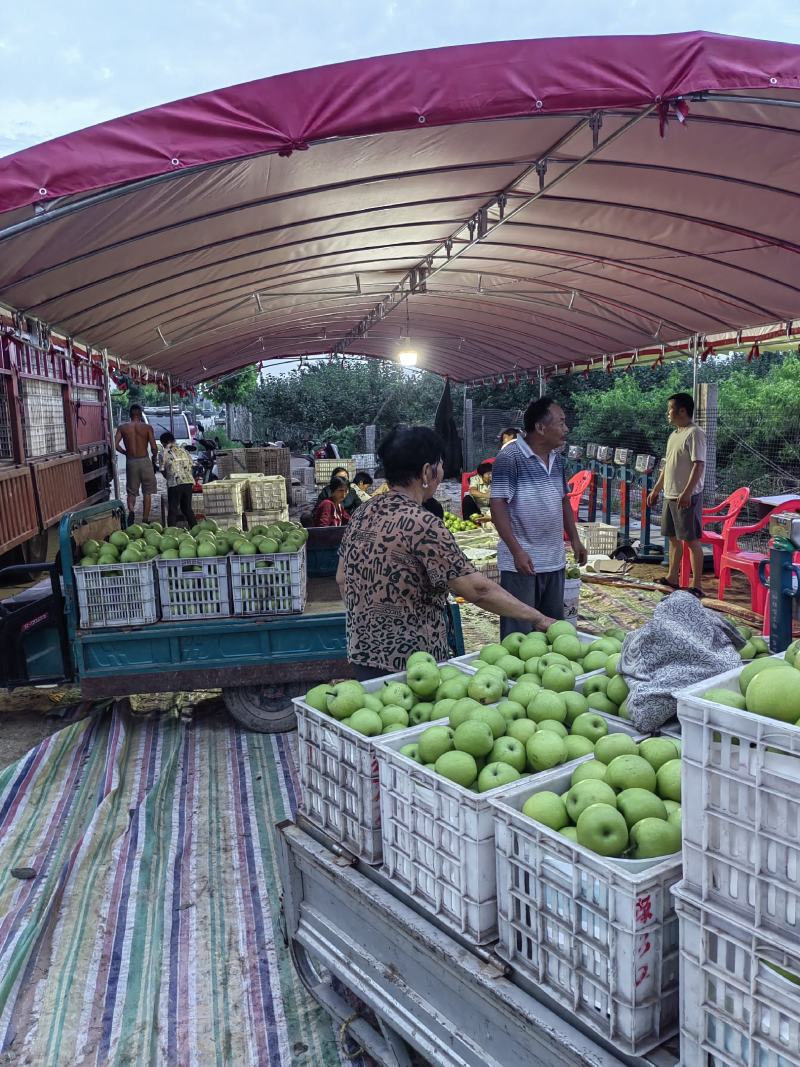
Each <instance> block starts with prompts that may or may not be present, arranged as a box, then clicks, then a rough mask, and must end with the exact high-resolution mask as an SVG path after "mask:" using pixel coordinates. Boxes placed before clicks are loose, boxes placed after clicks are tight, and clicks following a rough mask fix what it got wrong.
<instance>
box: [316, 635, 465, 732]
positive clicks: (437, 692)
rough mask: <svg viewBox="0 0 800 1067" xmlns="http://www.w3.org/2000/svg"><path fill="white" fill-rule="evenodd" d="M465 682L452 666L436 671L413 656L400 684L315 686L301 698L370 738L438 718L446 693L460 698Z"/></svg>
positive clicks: (425, 657)
mask: <svg viewBox="0 0 800 1067" xmlns="http://www.w3.org/2000/svg"><path fill="white" fill-rule="evenodd" d="M471 680H472V675H469V674H466V673H465V672H464V671H460V670H459V669H458V667H453V666H452V665H450V664H445V665H444V666H442V667H439V666H438V665H437V663H436V660H435V659H434V658H433V656H431V655H429V654H428V653H427V652H414V653H412V655H410V656H409V657H408V660H407V661H406V671H405V681H400V680H399V679H398V680H396V681H389V682H384V684H383V686H382V687H381V688H380V689H378V690H377V692H374V693H368V692H367V691H366V689H365V688H364V686H363V685H362V684H361V683H360V682H355V681H344V682H339V683H337V684H335V685H334V684H333V683H330V684H325V685H315V686H314V688H313V689H309V691H308V692H307V693H306V695H305V697H304V698H303V699H304V700H305V702H306V704H310V705H311V707H312V708H315V709H316V710H317V711H321V712H323V713H324V714H326V715H330V716H331V718H333V719H338V720H339V722H341V723H342V725H343V726H349V727H350V729H351V730H355V731H356V733H359V734H363V735H364V736H365V737H376V736H377V735H378V734H390V733H395V732H396V731H397V730H405V729H407V728H408V727H409V726H420V725H422V724H423V723H426V722H430V721H431V719H441V718H444V717H445V715H446V714H447V711H446V710H443V709H444V708H445V707H449V706H450V704H452V703H453V702H454V700H453V699H452V698H451V696H450V694H456V693H457V694H458V695H459V696H460V695H463V696H466V693H467V686H468V684H469V682H470V681H471ZM448 701H449V703H448Z"/></svg>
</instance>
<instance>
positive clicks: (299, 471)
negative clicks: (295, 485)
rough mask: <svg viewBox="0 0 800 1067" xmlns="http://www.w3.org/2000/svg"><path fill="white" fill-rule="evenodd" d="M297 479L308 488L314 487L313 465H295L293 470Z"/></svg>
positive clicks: (293, 474)
mask: <svg viewBox="0 0 800 1067" xmlns="http://www.w3.org/2000/svg"><path fill="white" fill-rule="evenodd" d="M295 478H296V479H297V481H298V482H299V483H300V485H302V486H304V487H305V488H306V489H313V488H314V484H315V483H314V468H313V467H295V468H294V469H293V470H292V479H293V480H294V479H295Z"/></svg>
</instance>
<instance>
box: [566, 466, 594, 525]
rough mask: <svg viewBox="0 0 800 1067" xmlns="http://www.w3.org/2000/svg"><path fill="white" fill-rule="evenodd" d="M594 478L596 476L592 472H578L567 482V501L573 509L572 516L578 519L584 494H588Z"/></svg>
mask: <svg viewBox="0 0 800 1067" xmlns="http://www.w3.org/2000/svg"><path fill="white" fill-rule="evenodd" d="M593 478H594V474H593V473H592V471H578V473H577V474H573V475H572V477H571V478H570V480H569V481H568V482H567V499H568V500H569V503H570V507H571V508H572V514H573V515H574V516H575V518H576V519H577V518H578V511H579V510H580V506H581V501H582V500H583V494H584V493H585V492H587V490H588V489H589V487H590V486H591V484H592V479H593Z"/></svg>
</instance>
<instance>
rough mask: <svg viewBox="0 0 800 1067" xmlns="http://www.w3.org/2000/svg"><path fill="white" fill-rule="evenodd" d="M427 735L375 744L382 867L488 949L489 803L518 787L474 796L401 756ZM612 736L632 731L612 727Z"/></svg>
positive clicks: (492, 880) (493, 933)
mask: <svg viewBox="0 0 800 1067" xmlns="http://www.w3.org/2000/svg"><path fill="white" fill-rule="evenodd" d="M423 730H424V727H416V728H415V730H414V731H413V733H408V734H406V735H405V739H404V740H403V741H400V742H399V743H398V742H396V740H395V737H394V736H393V735H391V734H390V735H388V736H387V737H383V738H380V740H379V741H378V743H377V744H376V746H375V751H376V753H377V756H378V766H379V771H380V784H381V827H382V831H381V832H382V838H383V870H384V872H385V873H386V874H387V875H388V876H389V877H390V878H391V879H392V881H393V882H395V884H396V885H398V886H399V887H400V888H401V889H403V890H405V891H406V892H407V893H409V894H410V895H411V896H413V897H414V898H415V900H416V901H417V902H418V903H419V904H420V905H421V906H422V907H423V908H424V909H425V910H426V911H429V912H432V913H433V914H434V915H436V916H438V918H439V919H440V920H441V921H442V922H443V923H446V924H447V925H448V926H451V927H452V928H453V929H455V930H457V931H458V932H459V933H461V934H464V935H465V936H466V937H468V938H469V939H470V940H472V941H476V942H477V943H478V944H485V943H486V942H488V941H493V940H494V939H495V938H496V937H497V878H496V869H495V860H494V853H495V842H494V821H493V817H492V810H491V807H490V804H489V801H490V799H491V798H492V797H494V796H499V795H502V794H504V793H505V792H506V791H507V790H509V789H512V788H514V787H515V786H516V787H518V786H519V783H518V782H515V783H514V784H513V785H510V786H498V788H497V789H492V790H489V791H487V792H486V793H473V792H472V791H471V790H469V789H464V788H462V787H461V786H460V785H457V784H456V783H455V782H451V781H448V780H447V779H446V778H442V777H441V776H440V775H438V774H436V773H435V772H434V771H430V770H428V769H427V768H426V767H423V766H421V765H420V764H418V763H415V762H414V761H413V760H410V759H406V757H405V756H401V755H400V753H399V751H398V750H399V749H400V748H402V746H403V745H404V744H409V743H411V742H412V741H414V740H415V739H416V737H418V736H419V734H421V733H422V731H423ZM609 732H610V733H620V732H625V733H627V732H628V731H627V730H621V729H619V728H618V724H617V723H609ZM634 736H635V737H637V738H639V737H641V734H635V735H634ZM584 758H586V757H584ZM580 762H582V760H581V759H578V760H571V761H570V762H569V763H565V764H563V767H567V768H570V769H574V768H575V767H576V766H577V764H578V763H580ZM560 769H561V768H559V770H560ZM551 773H552V772H542V774H539V775H534V776H528V777H526V778H525V782H526V783H533V782H534V781H537V782H538V781H539V780H540V779H541V778H542V777H543V776H544V775H548V774H551ZM570 773H571V771H570Z"/></svg>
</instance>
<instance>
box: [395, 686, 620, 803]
mask: <svg viewBox="0 0 800 1067" xmlns="http://www.w3.org/2000/svg"><path fill="white" fill-rule="evenodd" d="M479 673H480V672H479ZM485 695H486V694H485V689H484V686H483V682H482V680H481V679H480V678H479V675H478V674H476V675H474V676H473V677H472V678H471V679H470V680H469V681H468V682H467V686H466V695H464V696H460V697H451V698H447V699H445V700H442V701H439V702H438V703H437V704H436V705H435V717H436V718H439V717H441V715H442V714H443V713H445V712H446V714H447V716H448V721H447V724H444V723H441V724H438V725H436V726H430V727H428V729H427V730H425V731H423V733H421V734H420V735H419V737H418V739H417V740H416V742H413V743H411V744H408V745H404V746H403V747H402V748H401V749H400V750H399V751H400V754H401V755H403V756H407V757H408V758H409V759H411V760H414V761H415V762H416V763H421V764H423V765H424V766H425V767H427V768H428V769H429V770H432V771H435V772H436V774H439V775H441V776H442V777H443V778H447V779H449V780H450V781H451V782H455V783H456V784H457V785H460V786H462V787H463V788H465V789H469V790H471V791H472V792H475V793H485V792H486V791H487V790H489V789H495V788H497V786H501V785H510V784H511V783H512V782H516V781H518V780H519V779H520V778H523V777H525V776H526V775H529V774H538V773H539V772H540V771H547V770H551V769H552V768H553V767H559V766H561V764H563V763H567V762H569V761H570V760H574V759H578V758H579V757H582V756H588V755H593V756H594V757H595V759H599V758H600V757H599V756H598V751H599V752H600V753H602V754H603V755H604V756H608V758H609V759H610V758H611V757H612V756H613V755H621V754H623V753H631V752H634V753H635V752H636V746H635V743H634V742H633V741H632V740H631V739H630V737H628V735H627V734H621V733H609V727H608V723H607V722H606V720H605V719H604V718H603V716H602V715H599V714H597V713H596V712H593V711H592V710H591V709H590V708H589V705H588V702H587V699H586V697H584V696H583V695H582V694H581V693H576V692H574V691H569V692H559V693H557V692H553V691H552V690H549V689H545V688H543V687H541V686H538V685H537V684H536V683H534V682H530V681H525V680H520V681H519V682H517V683H516V684H515V685H514V686H513V688H512V689H511V692H510V693H509V694H508V698H507V699H506V700H502V701H500V702H499V703H496V704H494V703H492V704H488V703H486V702H485V699H484V698H485Z"/></svg>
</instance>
